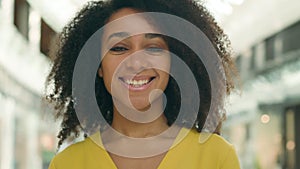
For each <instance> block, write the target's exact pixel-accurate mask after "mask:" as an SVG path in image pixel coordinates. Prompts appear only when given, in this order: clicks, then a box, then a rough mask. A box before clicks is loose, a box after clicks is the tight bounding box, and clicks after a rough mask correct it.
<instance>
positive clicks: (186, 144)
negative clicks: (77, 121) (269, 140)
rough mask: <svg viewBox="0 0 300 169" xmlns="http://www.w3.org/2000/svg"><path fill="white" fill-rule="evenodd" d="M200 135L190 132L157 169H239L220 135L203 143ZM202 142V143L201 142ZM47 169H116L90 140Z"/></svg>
mask: <svg viewBox="0 0 300 169" xmlns="http://www.w3.org/2000/svg"><path fill="white" fill-rule="evenodd" d="M200 135H201V137H202V135H203V134H199V133H197V132H196V131H195V130H191V131H190V132H189V133H188V134H187V136H186V137H185V138H184V139H183V140H182V141H181V142H180V143H179V144H177V145H176V146H173V147H172V148H171V149H170V150H169V151H168V152H167V154H166V155H165V157H164V158H163V160H162V162H161V163H160V165H159V167H158V169H240V166H239V161H238V158H237V155H236V152H235V150H234V148H233V146H232V145H231V144H229V143H228V142H227V141H226V140H225V139H223V138H222V137H220V136H219V135H216V134H212V135H210V137H209V138H208V140H206V141H205V142H203V143H199V136H200ZM200 142H201V141H200ZM49 169H117V167H116V165H115V164H114V162H113V160H112V159H111V157H110V155H109V154H108V152H107V151H106V150H104V149H103V148H101V147H100V146H98V145H97V144H96V143H95V142H94V141H93V140H92V139H91V138H87V139H85V140H84V141H82V142H79V143H76V144H73V145H71V146H69V147H68V148H66V149H65V150H64V151H62V152H61V153H59V154H57V155H56V156H55V157H54V158H53V159H52V161H51V163H50V166H49Z"/></svg>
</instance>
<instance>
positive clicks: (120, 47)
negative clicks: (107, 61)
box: [110, 46, 128, 52]
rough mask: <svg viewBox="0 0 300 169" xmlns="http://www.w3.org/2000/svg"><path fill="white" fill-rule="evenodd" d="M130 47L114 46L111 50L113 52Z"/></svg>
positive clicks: (122, 50)
mask: <svg viewBox="0 0 300 169" xmlns="http://www.w3.org/2000/svg"><path fill="white" fill-rule="evenodd" d="M127 50H128V49H127V48H126V47H123V46H115V47H112V48H111V49H110V51H112V52H124V51H127Z"/></svg>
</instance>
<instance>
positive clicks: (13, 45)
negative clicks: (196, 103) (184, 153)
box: [0, 0, 300, 169]
mask: <svg viewBox="0 0 300 169" xmlns="http://www.w3.org/2000/svg"><path fill="white" fill-rule="evenodd" d="M85 1H87V0H62V1H60V0H51V1H49V0H0V38H1V40H0V77H1V79H0V105H1V108H2V109H1V112H0V136H1V138H0V169H46V168H47V167H48V164H49V161H50V160H51V158H52V157H53V155H54V152H55V147H56V140H55V135H56V132H57V128H55V127H53V126H54V125H53V117H52V116H51V115H48V114H50V113H46V112H47V111H48V110H47V108H46V107H45V106H44V105H43V103H42V99H41V95H42V94H43V84H44V79H45V77H46V75H47V72H48V71H49V66H50V65H49V63H50V60H51V59H50V58H49V57H47V56H48V52H49V46H50V45H51V40H52V39H53V37H55V36H56V32H59V31H60V30H61V28H62V26H63V25H64V24H65V23H66V22H67V20H68V18H70V16H72V15H73V14H74V11H76V8H78V7H79V6H81V5H82V3H84V2H85ZM230 1H231V2H232V4H234V3H233V2H234V0H230ZM296 1H297V0H292V1H289V2H287V1H285V0H276V3H275V1H273V0H268V1H267V0H265V1H259V0H249V1H246V0H245V3H244V4H243V5H244V6H245V7H241V8H240V9H239V10H236V12H237V13H236V14H235V13H233V14H232V15H234V16H227V17H222V18H220V21H221V22H224V23H223V25H224V27H225V28H228V30H231V31H232V33H236V34H235V35H234V36H231V37H233V39H235V43H236V44H241V45H240V46H242V47H241V48H242V49H243V50H241V51H239V55H238V56H237V58H236V63H237V66H238V68H239V71H240V73H241V83H242V85H241V86H242V92H241V94H236V95H234V96H233V97H232V98H231V99H230V103H231V104H230V105H229V107H228V113H229V115H228V119H227V121H226V123H225V124H224V132H223V133H224V136H225V137H226V138H227V139H228V140H230V141H231V142H232V143H233V144H234V145H235V147H236V148H237V150H238V154H239V157H240V161H241V164H242V169H298V168H300V135H299V134H298V135H297V130H298V131H299V129H300V126H299V125H300V89H299V86H300V45H299V44H300V21H297V22H294V21H293V22H292V20H295V17H297V16H300V15H295V17H294V18H292V19H291V18H289V19H286V21H287V22H285V23H284V24H282V25H284V27H282V25H281V26H278V27H270V28H268V27H266V24H254V23H252V24H246V23H245V22H246V21H247V20H249V21H255V20H258V21H260V22H261V21H262V18H263V17H260V15H268V13H259V12H257V13H256V12H254V11H255V10H253V9H257V8H261V9H264V8H266V6H272V4H273V5H274V4H277V8H284V9H282V10H281V11H280V12H281V13H282V12H284V11H285V12H286V13H293V12H294V13H295V11H294V10H292V9H291V7H294V8H296V9H297V10H298V11H299V9H298V6H297V5H294V4H292V2H294V3H295V2H296ZM210 2H216V1H215V0H214V1H213V0H211V1H210ZM222 2H223V4H224V3H225V2H226V0H224V1H223V0H222ZM228 2H229V0H228ZM235 2H236V3H235V4H237V2H241V3H242V2H243V0H237V1H235ZM267 2H272V4H271V5H270V4H268V3H267ZM278 2H280V3H278ZM241 3H240V4H241ZM258 3H262V4H260V5H259V4H258ZM225 4H226V3H225ZM251 4H252V6H251ZM282 4H285V5H287V6H288V7H283V6H282ZM263 5H265V6H263ZM227 7H228V6H227ZM220 8H221V7H220ZM222 9H223V8H222ZM226 9H228V8H226ZM244 11H246V13H243V14H242V12H244ZM247 11H248V13H247ZM267 11H268V12H270V9H268V10H267ZM274 11H276V9H274ZM292 11H293V12H292ZM227 12H228V10H227ZM280 12H278V13H280ZM281 13H280V14H278V15H281V16H282V17H283V18H280V17H278V16H277V19H281V20H282V21H285V19H284V16H285V15H283V14H281ZM254 15H255V16H254ZM237 16H245V17H247V18H245V19H241V18H238V17H237ZM250 16H253V17H254V18H251V17H250ZM272 16H273V15H272ZM228 17H231V19H232V20H233V22H232V23H233V24H228V23H226V22H225V21H226V19H228ZM274 18H276V17H274ZM298 18H299V17H298ZM269 19H273V18H272V17H271V16H270V18H269ZM299 19H300V18H299ZM256 23H257V22H256ZM276 24H278V25H280V24H279V23H277V21H276ZM243 25H244V27H246V26H247V27H248V28H247V29H244V28H243V29H240V31H238V30H237V29H236V28H237V27H238V26H243ZM264 26H265V27H264ZM269 29H270V30H273V31H272V35H268V36H265V35H266V33H264V34H263V33H261V32H268V31H269ZM225 30H226V29H225ZM254 30H256V32H252V34H253V35H252V34H251V31H254ZM274 30H276V31H275V32H274ZM245 32H246V33H245ZM257 34H260V35H259V36H260V37H263V40H260V41H258V42H255V43H251V45H249V43H250V42H253V41H254V40H253V39H251V37H252V36H253V37H254V36H258V35H257ZM246 35H247V36H248V37H250V40H249V41H248V42H249V43H242V42H241V41H242V40H241V39H239V38H243V39H245V37H244V36H246ZM49 126H51V127H49Z"/></svg>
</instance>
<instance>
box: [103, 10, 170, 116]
mask: <svg viewBox="0 0 300 169" xmlns="http://www.w3.org/2000/svg"><path fill="white" fill-rule="evenodd" d="M136 13H137V11H136V10H133V9H130V8H123V9H121V10H119V11H117V12H116V13H114V14H113V15H112V16H111V17H110V18H109V21H108V22H109V23H110V22H112V21H114V24H113V26H110V27H107V28H105V30H104V36H103V38H102V42H103V43H102V57H103V58H102V63H101V68H100V69H99V71H98V74H99V76H100V77H102V78H103V80H104V84H105V87H106V88H107V90H108V91H109V93H110V94H111V95H112V97H113V99H114V102H116V101H118V102H120V103H122V104H124V105H126V106H129V107H131V105H132V106H133V107H134V108H135V109H137V110H141V111H143V110H147V109H148V108H149V106H150V104H151V103H153V102H154V101H156V100H158V98H160V96H161V94H162V92H163V91H164V90H165V88H166V86H167V84H168V81H169V69H170V54H169V52H168V45H167V43H166V42H165V40H164V39H163V38H162V36H161V35H159V34H157V33H154V32H157V30H156V29H155V28H154V27H153V25H151V24H149V23H148V22H147V21H146V20H145V19H144V18H143V17H141V16H137V17H136V18H135V19H134V21H133V22H134V23H132V22H131V21H129V22H127V21H126V22H122V21H120V22H118V20H117V19H120V18H122V17H124V16H128V15H130V14H136ZM137 28H138V29H142V30H145V32H149V33H143V34H137V35H134V33H135V32H134V30H136V29H137ZM156 89H158V90H156Z"/></svg>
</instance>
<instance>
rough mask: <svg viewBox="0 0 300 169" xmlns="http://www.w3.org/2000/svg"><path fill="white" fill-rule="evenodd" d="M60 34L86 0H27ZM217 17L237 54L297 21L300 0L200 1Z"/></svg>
mask: <svg viewBox="0 0 300 169" xmlns="http://www.w3.org/2000/svg"><path fill="white" fill-rule="evenodd" d="M28 1H29V3H30V4H31V6H32V7H33V8H34V9H36V10H37V11H39V13H40V14H41V15H42V16H43V17H44V18H45V20H46V22H48V24H49V25H51V26H52V27H53V29H54V30H56V31H60V30H61V29H62V27H63V25H65V24H66V23H67V22H68V21H69V20H70V19H71V18H72V16H74V14H75V13H76V11H78V10H79V9H80V7H81V6H82V5H83V4H84V3H86V2H87V1H88V0H63V1H61V0H52V1H49V0H28ZM199 1H200V2H201V3H204V4H205V5H206V6H207V7H208V8H209V10H210V11H211V12H212V13H213V14H214V15H215V16H216V18H217V21H218V22H219V23H220V25H221V27H223V28H224V30H225V32H226V33H227V34H228V35H229V38H230V39H231V41H232V44H233V47H234V50H235V51H236V52H243V51H244V50H246V49H248V48H249V47H250V46H251V45H253V44H254V43H257V42H259V41H262V40H263V39H265V38H266V37H268V36H270V35H272V34H274V33H276V32H278V31H280V30H282V29H283V28H285V27H287V26H289V25H291V24H292V23H295V22H296V21H299V20H300V10H299V6H300V1H299V0H289V1H287V0H199Z"/></svg>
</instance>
